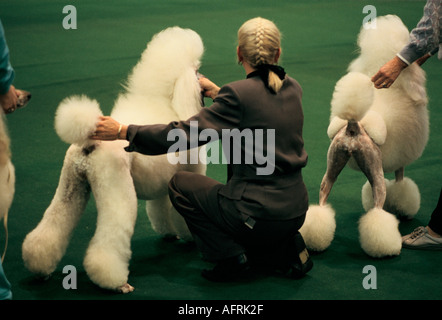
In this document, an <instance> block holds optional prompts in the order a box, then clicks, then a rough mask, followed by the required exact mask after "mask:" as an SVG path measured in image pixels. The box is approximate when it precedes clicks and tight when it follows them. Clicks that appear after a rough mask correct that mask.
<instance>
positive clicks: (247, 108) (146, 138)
mask: <svg viewBox="0 0 442 320" xmlns="http://www.w3.org/2000/svg"><path fill="white" fill-rule="evenodd" d="M301 96H302V89H301V87H300V85H299V84H298V82H297V81H296V80H294V79H293V78H290V77H288V76H286V78H285V80H284V83H283V86H282V88H281V90H280V91H279V92H278V93H277V94H274V93H272V92H270V90H268V89H267V88H266V87H265V85H264V83H263V81H262V80H261V79H260V78H259V77H256V76H253V74H250V75H249V77H248V78H247V79H245V80H240V81H236V82H233V83H230V84H228V85H226V86H224V87H222V88H221V90H220V92H219V94H218V96H217V97H216V98H215V99H214V101H213V104H212V105H211V106H210V107H206V108H203V109H202V110H201V111H200V112H199V113H198V114H197V115H195V116H193V117H191V118H190V119H188V120H186V121H180V122H171V123H169V124H159V125H147V126H136V125H130V126H129V128H128V135H127V139H128V140H129V142H130V144H129V147H127V148H126V150H127V151H137V152H140V153H143V154H147V155H158V154H164V153H167V152H168V150H169V148H170V147H171V146H172V145H173V144H174V143H175V141H167V135H168V133H169V131H170V130H172V129H181V130H183V132H184V133H186V137H187V138H188V141H187V143H188V146H190V145H195V144H196V143H198V144H199V145H202V144H204V143H207V142H206V141H198V142H196V141H190V139H189V137H190V130H191V128H190V124H191V121H197V124H198V132H201V131H202V130H204V129H214V130H216V132H217V133H218V137H220V138H221V137H222V135H223V132H224V133H226V131H225V130H228V129H230V130H233V129H239V132H246V131H247V132H248V133H250V132H252V134H253V139H254V140H253V141H254V143H255V142H256V143H258V141H260V140H259V139H261V138H263V139H264V143H262V144H261V145H262V146H263V150H254V152H258V153H259V154H262V155H264V158H261V159H258V161H256V159H254V160H255V161H252V162H251V161H247V162H246V161H245V160H246V153H247V145H246V144H247V143H246V142H245V141H244V139H243V140H242V141H241V149H242V156H241V159H242V160H243V161H242V162H241V163H239V164H235V163H233V160H235V159H234V158H232V157H227V158H228V160H229V164H228V172H229V175H228V176H229V177H228V181H227V183H226V185H224V186H223V187H222V188H221V189H220V191H219V195H221V196H222V197H225V198H227V199H230V200H233V202H234V203H235V207H236V208H237V209H238V210H239V211H240V212H242V213H243V214H245V215H250V216H253V217H256V218H260V219H268V220H287V219H292V218H296V217H298V216H301V215H302V214H304V213H305V212H306V211H307V208H308V194H307V190H306V187H305V185H304V182H303V179H302V175H301V168H302V167H304V166H305V165H306V163H307V153H306V151H305V150H304V141H303V138H302V128H303V120H304V116H303V111H302V104H301ZM193 123H195V122H193ZM223 129H224V131H223ZM228 132H230V133H232V132H233V131H228ZM272 132H273V134H274V143H267V142H268V141H267V142H266V138H268V137H270V136H271V133H272ZM261 133H264V134H261ZM243 136H246V135H243ZM258 136H259V137H258ZM221 139H222V138H221ZM203 140H204V139H203ZM249 140H250V139H249ZM270 140H271V139H270ZM270 140H269V141H270ZM270 142H271V141H270ZM224 143H225V141H224V140H223V145H224ZM249 143H250V141H249ZM248 146H249V147H250V144H249V145H248ZM253 146H256V144H253ZM230 147H231V149H232V148H236V147H237V145H234V144H233V143H230ZM270 148H272V149H271V150H268V149H270ZM248 150H250V149H248ZM226 151H229V150H225V152H226ZM269 152H270V153H269ZM269 154H270V155H271V154H274V160H273V159H271V158H272V157H268V158H267V163H264V164H263V163H262V160H264V159H266V158H265V155H269ZM236 159H238V158H236ZM270 162H271V163H270ZM263 167H267V170H266V171H265V172H266V173H271V174H264V175H262V174H258V172H259V171H257V170H258V168H261V169H262V168H263Z"/></svg>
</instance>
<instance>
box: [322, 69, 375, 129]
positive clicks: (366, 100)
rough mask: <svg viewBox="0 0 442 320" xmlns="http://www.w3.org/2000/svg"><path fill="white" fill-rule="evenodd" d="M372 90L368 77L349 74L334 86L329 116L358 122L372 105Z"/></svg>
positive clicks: (353, 73)
mask: <svg viewBox="0 0 442 320" xmlns="http://www.w3.org/2000/svg"><path fill="white" fill-rule="evenodd" d="M373 95H374V89H373V84H372V82H371V80H370V78H369V77H368V76H366V75H365V74H362V73H360V72H349V73H347V74H346V75H345V76H343V77H342V78H341V79H340V80H339V81H338V82H337V83H336V86H335V90H334V92H333V98H332V101H331V116H332V117H334V116H337V117H339V118H341V119H343V120H349V121H351V120H353V121H360V120H361V119H362V118H363V117H364V115H365V114H366V113H367V111H368V109H370V106H371V105H372V103H373Z"/></svg>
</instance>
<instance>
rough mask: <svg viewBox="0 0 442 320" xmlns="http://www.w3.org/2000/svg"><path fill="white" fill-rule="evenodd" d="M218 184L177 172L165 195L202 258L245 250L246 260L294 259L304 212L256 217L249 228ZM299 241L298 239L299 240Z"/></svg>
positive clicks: (224, 256) (223, 256) (298, 249)
mask: <svg viewBox="0 0 442 320" xmlns="http://www.w3.org/2000/svg"><path fill="white" fill-rule="evenodd" d="M221 187H222V184H221V183H219V182H218V181H216V180H214V179H211V178H209V177H206V176H203V175H199V174H195V173H190V172H178V173H177V174H175V175H174V177H173V178H172V179H171V181H170V183H169V196H170V199H171V201H172V204H173V205H174V207H175V209H176V210H177V211H178V212H179V213H180V214H181V215H182V216H183V217H184V219H185V221H186V223H187V226H188V227H189V230H190V232H191V233H192V235H193V237H194V240H195V243H196V245H197V247H198V248H199V250H200V251H201V253H202V255H203V258H204V259H206V260H208V261H219V260H222V259H227V258H230V257H234V256H237V255H239V254H242V253H247V257H248V258H249V259H250V260H252V261H253V260H256V261H260V260H268V259H277V260H286V259H289V260H291V259H296V257H297V256H298V254H299V252H301V251H302V250H303V249H305V244H304V242H303V241H302V237H301V235H300V233H299V232H298V230H299V228H300V227H301V226H302V224H303V223H304V219H305V215H302V216H301V217H298V218H295V219H291V220H284V221H281V220H273V221H269V220H256V221H255V224H254V226H253V229H252V228H250V227H249V226H247V225H246V224H245V223H244V216H243V215H242V214H241V213H240V212H238V211H237V210H236V208H235V206H234V202H233V201H235V200H231V199H227V198H225V197H223V196H221V195H219V194H218V190H219V189H220V188H221ZM300 240H301V241H300Z"/></svg>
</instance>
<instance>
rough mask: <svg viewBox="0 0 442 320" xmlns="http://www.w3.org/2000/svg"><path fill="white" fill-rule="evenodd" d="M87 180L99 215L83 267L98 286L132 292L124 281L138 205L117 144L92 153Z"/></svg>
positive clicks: (124, 158)
mask: <svg viewBox="0 0 442 320" xmlns="http://www.w3.org/2000/svg"><path fill="white" fill-rule="evenodd" d="M115 146H117V147H118V148H115ZM88 178H89V181H90V184H91V188H92V191H93V194H94V197H95V201H96V205H97V211H98V216H97V228H96V231H95V234H94V237H93V238H92V240H91V242H90V244H89V248H88V249H87V252H86V256H85V258H84V268H85V270H86V273H87V274H88V276H89V278H90V279H91V280H92V282H94V283H95V284H97V285H98V286H100V287H102V288H104V289H110V290H116V291H119V292H122V293H127V292H131V291H133V287H131V286H130V285H129V284H128V283H127V280H128V275H129V260H130V257H131V254H132V251H131V248H130V245H131V238H132V235H133V231H134V227H135V221H136V216H137V204H138V203H137V197H136V193H135V187H134V185H133V181H132V178H131V175H130V167H129V159H128V155H127V154H126V152H125V151H124V150H123V148H121V147H120V146H119V144H118V143H115V144H112V143H109V144H107V143H103V144H101V145H100V146H99V148H97V150H95V151H94V152H93V153H92V154H91V157H90V170H89V172H88Z"/></svg>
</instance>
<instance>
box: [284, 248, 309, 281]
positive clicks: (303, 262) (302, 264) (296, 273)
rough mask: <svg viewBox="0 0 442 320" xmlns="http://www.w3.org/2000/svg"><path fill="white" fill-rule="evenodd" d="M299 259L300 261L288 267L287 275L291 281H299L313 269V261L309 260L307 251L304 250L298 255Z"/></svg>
mask: <svg viewBox="0 0 442 320" xmlns="http://www.w3.org/2000/svg"><path fill="white" fill-rule="evenodd" d="M299 258H300V259H299V260H298V261H296V262H294V263H292V264H291V265H290V268H289V270H288V273H287V276H288V277H290V278H293V279H301V278H302V277H304V276H305V275H306V274H307V272H309V271H310V270H311V269H312V268H313V261H312V259H310V256H309V254H308V252H307V249H304V250H303V251H302V252H301V253H300V254H299Z"/></svg>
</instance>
